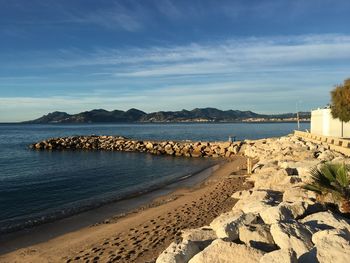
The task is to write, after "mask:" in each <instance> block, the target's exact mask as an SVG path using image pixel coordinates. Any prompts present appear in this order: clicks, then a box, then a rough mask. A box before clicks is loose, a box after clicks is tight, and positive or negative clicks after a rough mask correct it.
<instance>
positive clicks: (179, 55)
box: [0, 0, 350, 122]
mask: <svg viewBox="0 0 350 263" xmlns="http://www.w3.org/2000/svg"><path fill="white" fill-rule="evenodd" d="M349 11H350V1H347V0H338V1H331V0H308V1H305V0H293V1H292V0H290V1H287V0H275V1H271V0H266V1H265V0H264V1H262V0H259V1H258V0H249V1H247V0H246V1H244V0H241V1H234V0H232V1H224V0H223V1H217V0H216V1H214V0H213V1H204V0H203V1H196V0H193V1H182V0H177V1H175V0H173V1H171V0H157V1H155V0H139V1H136V0H128V1H123V0H120V1H117V0H116V1H112V0H109V1H107V0H99V1H97V0H94V1H92V0H70V1H66V0H45V1H42V0H31V1H27V0H0V122H11V121H22V120H28V119H32V118H36V117H39V116H41V115H43V114H45V113H47V112H51V111H55V110H59V111H66V112H69V113H77V112H80V111H83V110H90V109H94V108H105V109H107V110H112V109H122V110H126V109H129V108H132V107H134V108H139V109H141V110H144V111H146V112H151V111H158V110H181V109H183V108H185V109H193V108H196V107H217V108H220V109H240V110H253V111H256V112H260V113H280V112H295V110H296V104H298V108H299V109H300V110H310V109H312V108H317V107H319V106H324V105H325V104H327V103H328V101H329V91H330V90H331V89H332V87H333V86H334V85H335V84H338V83H341V82H342V81H343V80H344V79H345V78H348V77H350V26H349V25H350V16H349Z"/></svg>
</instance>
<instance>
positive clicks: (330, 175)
mask: <svg viewBox="0 0 350 263" xmlns="http://www.w3.org/2000/svg"><path fill="white" fill-rule="evenodd" d="M349 171H350V167H349V165H345V164H334V163H325V164H323V165H322V166H321V167H319V168H318V167H314V168H312V169H311V170H310V174H311V178H312V180H313V182H312V183H310V184H306V185H304V187H303V188H304V189H307V190H310V191H313V192H316V194H317V195H318V196H320V197H324V196H326V195H328V194H331V195H332V196H333V198H334V199H335V200H336V201H337V202H339V210H340V211H341V212H343V213H350V174H349Z"/></svg>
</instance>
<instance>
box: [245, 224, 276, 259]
mask: <svg viewBox="0 0 350 263" xmlns="http://www.w3.org/2000/svg"><path fill="white" fill-rule="evenodd" d="M239 240H241V241H242V242H244V243H245V244H247V245H248V246H250V247H253V248H256V249H259V250H262V251H266V252H269V251H272V250H275V249H276V245H275V242H274V241H273V238H272V235H271V233H270V226H268V225H265V224H249V225H242V226H240V227H239Z"/></svg>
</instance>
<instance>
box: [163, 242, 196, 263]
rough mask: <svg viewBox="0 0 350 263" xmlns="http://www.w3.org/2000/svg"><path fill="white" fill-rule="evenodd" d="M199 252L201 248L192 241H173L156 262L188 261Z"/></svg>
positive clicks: (180, 262)
mask: <svg viewBox="0 0 350 263" xmlns="http://www.w3.org/2000/svg"><path fill="white" fill-rule="evenodd" d="M199 252H200V249H199V248H198V246H197V245H196V244H195V243H194V242H192V241H188V240H184V241H182V242H180V243H175V242H173V243H171V244H170V245H169V247H168V248H167V249H166V250H164V251H163V252H162V254H160V255H159V257H158V258H157V260H156V263H187V262H188V261H189V260H190V259H191V258H192V257H193V256H194V255H196V254H197V253H199Z"/></svg>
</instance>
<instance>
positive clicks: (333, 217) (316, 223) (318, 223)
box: [299, 211, 350, 233]
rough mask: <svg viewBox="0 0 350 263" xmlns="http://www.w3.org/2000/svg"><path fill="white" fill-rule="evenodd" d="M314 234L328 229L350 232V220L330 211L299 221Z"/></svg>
mask: <svg viewBox="0 0 350 263" xmlns="http://www.w3.org/2000/svg"><path fill="white" fill-rule="evenodd" d="M299 222H301V223H302V224H304V225H305V226H307V227H308V228H309V230H310V231H311V232H312V233H315V232H318V231H320V230H327V229H344V228H345V229H347V230H349V231H350V220H349V219H346V218H344V217H342V216H340V215H337V214H334V213H331V212H329V211H325V212H319V213H314V214H311V215H309V216H306V217H305V218H303V219H301V220H299Z"/></svg>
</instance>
